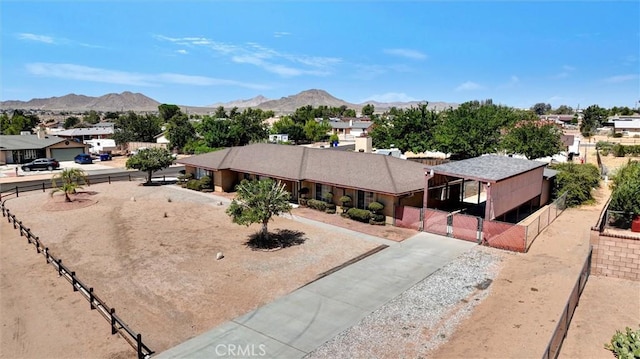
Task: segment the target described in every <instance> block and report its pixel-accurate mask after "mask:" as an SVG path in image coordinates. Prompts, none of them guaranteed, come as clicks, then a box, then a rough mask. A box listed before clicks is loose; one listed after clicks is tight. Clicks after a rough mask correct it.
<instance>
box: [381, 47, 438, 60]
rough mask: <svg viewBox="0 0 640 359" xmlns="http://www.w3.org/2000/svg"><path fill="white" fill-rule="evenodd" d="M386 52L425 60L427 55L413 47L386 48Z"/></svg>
mask: <svg viewBox="0 0 640 359" xmlns="http://www.w3.org/2000/svg"><path fill="white" fill-rule="evenodd" d="M384 53H385V54H388V55H393V56H400V57H405V58H408V59H412V60H424V59H426V58H427V55H425V54H423V53H422V52H420V51H417V50H412V49H384Z"/></svg>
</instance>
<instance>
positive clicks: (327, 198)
mask: <svg viewBox="0 0 640 359" xmlns="http://www.w3.org/2000/svg"><path fill="white" fill-rule="evenodd" d="M322 199H323V200H324V201H325V202H327V203H331V201H333V193H331V192H327V193H325V194H324V196H322Z"/></svg>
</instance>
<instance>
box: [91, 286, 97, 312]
mask: <svg viewBox="0 0 640 359" xmlns="http://www.w3.org/2000/svg"><path fill="white" fill-rule="evenodd" d="M89 308H91V310H94V309H96V307H95V306H94V305H93V287H91V288H89Z"/></svg>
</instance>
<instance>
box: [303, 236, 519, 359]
mask: <svg viewBox="0 0 640 359" xmlns="http://www.w3.org/2000/svg"><path fill="white" fill-rule="evenodd" d="M505 255H506V253H505V252H503V251H500V250H498V249H494V248H489V247H480V246H478V247H475V248H473V249H472V250H470V251H468V252H466V253H464V254H462V255H461V256H459V257H458V258H456V259H455V260H454V261H453V262H451V263H449V264H448V265H446V266H445V267H443V268H442V269H440V270H439V271H437V272H435V273H434V274H432V275H431V276H429V277H427V278H425V279H424V280H423V281H421V282H419V283H418V284H416V285H415V286H413V287H411V288H410V289H409V290H407V291H405V292H404V293H402V294H401V295H399V296H398V297H396V298H394V299H392V300H391V301H389V302H388V303H387V304H385V305H383V306H382V307H380V308H378V309H377V310H376V311H374V312H372V313H371V314H369V315H368V316H366V317H365V318H364V319H362V320H361V321H360V323H358V324H356V325H355V326H353V327H351V328H349V329H347V330H346V331H344V332H342V333H340V334H339V335H337V336H336V337H335V338H333V339H332V340H330V341H328V342H326V343H325V344H323V345H322V346H320V347H319V348H317V349H316V350H314V351H313V352H311V353H309V354H308V355H307V356H306V358H380V357H395V358H418V357H425V356H428V353H429V352H430V351H431V350H433V349H435V348H437V347H438V346H439V345H441V344H443V343H445V342H446V341H447V337H449V336H451V334H452V333H453V332H454V331H455V329H456V327H457V326H458V325H459V324H460V323H461V322H462V321H464V320H465V319H466V318H467V317H468V316H469V315H470V314H471V312H472V311H473V308H474V307H475V306H476V305H478V304H479V303H480V302H481V301H482V300H483V299H484V298H486V297H487V296H488V294H489V292H490V290H491V286H490V284H491V281H492V280H493V279H494V278H495V277H496V276H497V274H498V273H499V271H500V268H501V263H502V260H503V258H504V256H505ZM483 288H484V289H483Z"/></svg>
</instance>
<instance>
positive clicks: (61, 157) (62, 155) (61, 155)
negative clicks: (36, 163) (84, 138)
mask: <svg viewBox="0 0 640 359" xmlns="http://www.w3.org/2000/svg"><path fill="white" fill-rule="evenodd" d="M81 153H84V152H82V148H52V149H51V157H53V158H55V159H56V160H58V161H73V158H74V157H76V155H79V154H81Z"/></svg>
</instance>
